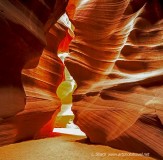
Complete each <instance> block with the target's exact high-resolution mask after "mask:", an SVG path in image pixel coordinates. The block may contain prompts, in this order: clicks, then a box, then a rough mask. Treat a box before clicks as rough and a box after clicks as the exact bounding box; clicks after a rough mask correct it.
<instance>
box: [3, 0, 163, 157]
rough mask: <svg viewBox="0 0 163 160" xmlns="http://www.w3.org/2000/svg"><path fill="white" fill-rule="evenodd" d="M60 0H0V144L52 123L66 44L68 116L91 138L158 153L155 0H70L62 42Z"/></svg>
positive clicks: (162, 135) (161, 119)
mask: <svg viewBox="0 0 163 160" xmlns="http://www.w3.org/2000/svg"><path fill="white" fill-rule="evenodd" d="M66 5H67V1H65V0H54V1H51V0H47V1H40V0H34V1H26V2H25V1H22V0H15V1H12V0H5V1H1V2H0V21H1V22H0V35H1V36H0V43H1V45H0V52H1V54H0V145H4V144H9V143H13V142H16V141H21V140H25V139H30V138H33V137H35V138H38V137H43V136H47V134H49V132H50V131H51V130H52V128H53V127H54V126H53V124H54V120H55V116H56V114H57V113H58V111H59V107H60V100H59V99H58V98H57V96H56V93H55V92H56V89H57V87H58V85H59V83H60V82H61V81H62V80H63V70H64V66H63V64H62V62H61V61H60V60H59V58H58V57H57V50H58V48H59V51H64V50H66V51H67V50H68V48H69V52H70V55H69V57H68V58H67V59H66V61H65V64H66V66H67V68H68V70H69V71H70V73H71V75H72V76H73V77H74V79H75V81H76V83H77V85H78V88H77V89H76V91H75V93H74V96H73V112H74V114H75V120H74V121H75V123H76V124H77V125H78V126H79V127H80V128H81V130H82V131H84V132H85V133H86V135H87V136H88V138H89V139H90V141H91V142H93V143H100V144H105V145H109V146H112V147H115V148H119V149H122V150H128V151H134V152H148V153H150V155H155V156H157V157H159V158H162V157H163V154H162V150H163V146H162V144H163V98H162V97H163V94H162V93H163V87H162V86H163V69H162V68H163V56H162V52H163V36H162V32H163V12H162V10H163V4H162V1H161V0H151V1H150V0H131V1H130V0H103V1H100V0H93V1H89V0H83V1H81V0H69V3H68V6H67V14H68V16H69V18H70V20H71V22H72V24H73V25H74V27H75V30H74V35H75V36H74V38H73V40H72V42H71V44H70V46H69V47H68V46H66V45H64V44H63V43H64V42H66V43H67V42H69V41H70V40H71V37H67V33H66V32H67V29H66V28H65V26H63V25H62V24H60V23H56V22H57V20H58V18H59V17H60V16H61V15H62V14H63V13H64V12H65V7H66ZM64 37H65V38H64ZM65 46H66V47H65ZM64 47H65V48H64ZM40 57H41V58H40ZM22 69H23V71H22ZM21 73H22V74H21ZM23 87H24V88H23ZM24 90H25V91H24ZM25 104H26V106H25Z"/></svg>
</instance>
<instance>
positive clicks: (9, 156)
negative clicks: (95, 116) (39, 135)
mask: <svg viewBox="0 0 163 160" xmlns="http://www.w3.org/2000/svg"><path fill="white" fill-rule="evenodd" d="M141 154H142V153H139V154H137V153H130V152H127V151H123V150H118V149H115V148H111V147H108V146H103V145H95V144H89V143H88V142H87V140H86V137H84V136H74V135H65V134H61V135H58V136H56V137H51V138H45V139H39V140H30V141H25V142H20V143H15V144H10V145H7V146H3V147H0V160H91V159H93V160H109V159H110V160H119V159H120V160H154V159H153V158H151V157H149V156H148V154H147V153H146V154H147V156H143V155H141ZM144 154H145V153H144Z"/></svg>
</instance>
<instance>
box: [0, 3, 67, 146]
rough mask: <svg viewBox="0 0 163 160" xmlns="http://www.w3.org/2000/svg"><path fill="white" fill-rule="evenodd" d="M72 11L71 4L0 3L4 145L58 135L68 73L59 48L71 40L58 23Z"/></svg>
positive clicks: (0, 107)
mask: <svg viewBox="0 0 163 160" xmlns="http://www.w3.org/2000/svg"><path fill="white" fill-rule="evenodd" d="M66 5H67V1H66V0H53V1H51V0H47V1H44V0H34V1H22V0H14V1H13V0H5V1H0V44H1V45H0V145H4V144H9V143H13V142H16V141H20V140H24V139H30V138H33V137H36V136H37V137H38V136H43V135H40V134H45V132H47V133H48V132H49V131H50V130H52V127H53V126H52V123H54V118H55V115H56V113H57V112H58V108H59V107H60V100H59V99H58V98H57V96H56V93H55V92H56V89H57V87H58V85H59V83H60V82H61V81H62V79H63V70H64V66H63V63H62V62H61V60H60V59H59V58H58V56H57V48H58V46H59V43H60V41H61V40H62V39H63V38H64V36H65V35H66V33H65V27H64V26H63V25H61V24H59V23H56V22H57V20H58V19H59V17H60V16H61V15H62V14H63V13H64V12H65V8H66ZM41 55H42V56H41ZM40 56H41V58H40ZM36 66H37V67H36ZM35 67H36V68H35ZM22 69H23V71H22ZM21 72H22V75H21ZM25 104H26V105H25Z"/></svg>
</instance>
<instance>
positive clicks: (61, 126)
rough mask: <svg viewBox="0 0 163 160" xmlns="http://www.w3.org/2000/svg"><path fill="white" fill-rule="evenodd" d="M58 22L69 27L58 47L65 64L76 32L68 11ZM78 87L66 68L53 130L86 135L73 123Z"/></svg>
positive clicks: (59, 54)
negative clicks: (73, 104) (74, 95)
mask: <svg viewBox="0 0 163 160" xmlns="http://www.w3.org/2000/svg"><path fill="white" fill-rule="evenodd" d="M58 23H60V24H62V25H64V26H65V27H66V28H67V31H65V32H66V36H65V38H64V39H63V40H62V41H61V43H60V45H59V47H58V57H59V58H60V59H61V61H62V62H63V64H64V60H65V58H66V57H67V56H68V55H69V51H68V50H69V49H68V48H69V43H70V42H71V40H72V38H73V36H74V33H73V28H74V27H73V25H72V24H71V22H70V21H69V18H68V16H67V15H66V13H65V14H64V15H62V16H61V18H60V19H59V20H58ZM76 88H77V84H76V82H75V80H74V79H73V77H72V76H71V75H70V73H69V71H68V69H67V68H66V66H65V68H64V80H63V81H62V82H61V84H60V85H59V86H58V88H57V91H56V94H57V96H58V97H59V98H60V100H61V103H62V106H61V111H60V112H59V113H58V115H57V117H56V121H55V128H54V129H53V132H56V133H62V134H70V135H80V136H85V134H84V133H83V132H82V131H81V130H80V129H79V127H78V126H76V125H75V124H74V123H73V119H74V114H73V112H72V111H71V107H72V94H73V92H74V91H75V89H76Z"/></svg>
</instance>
